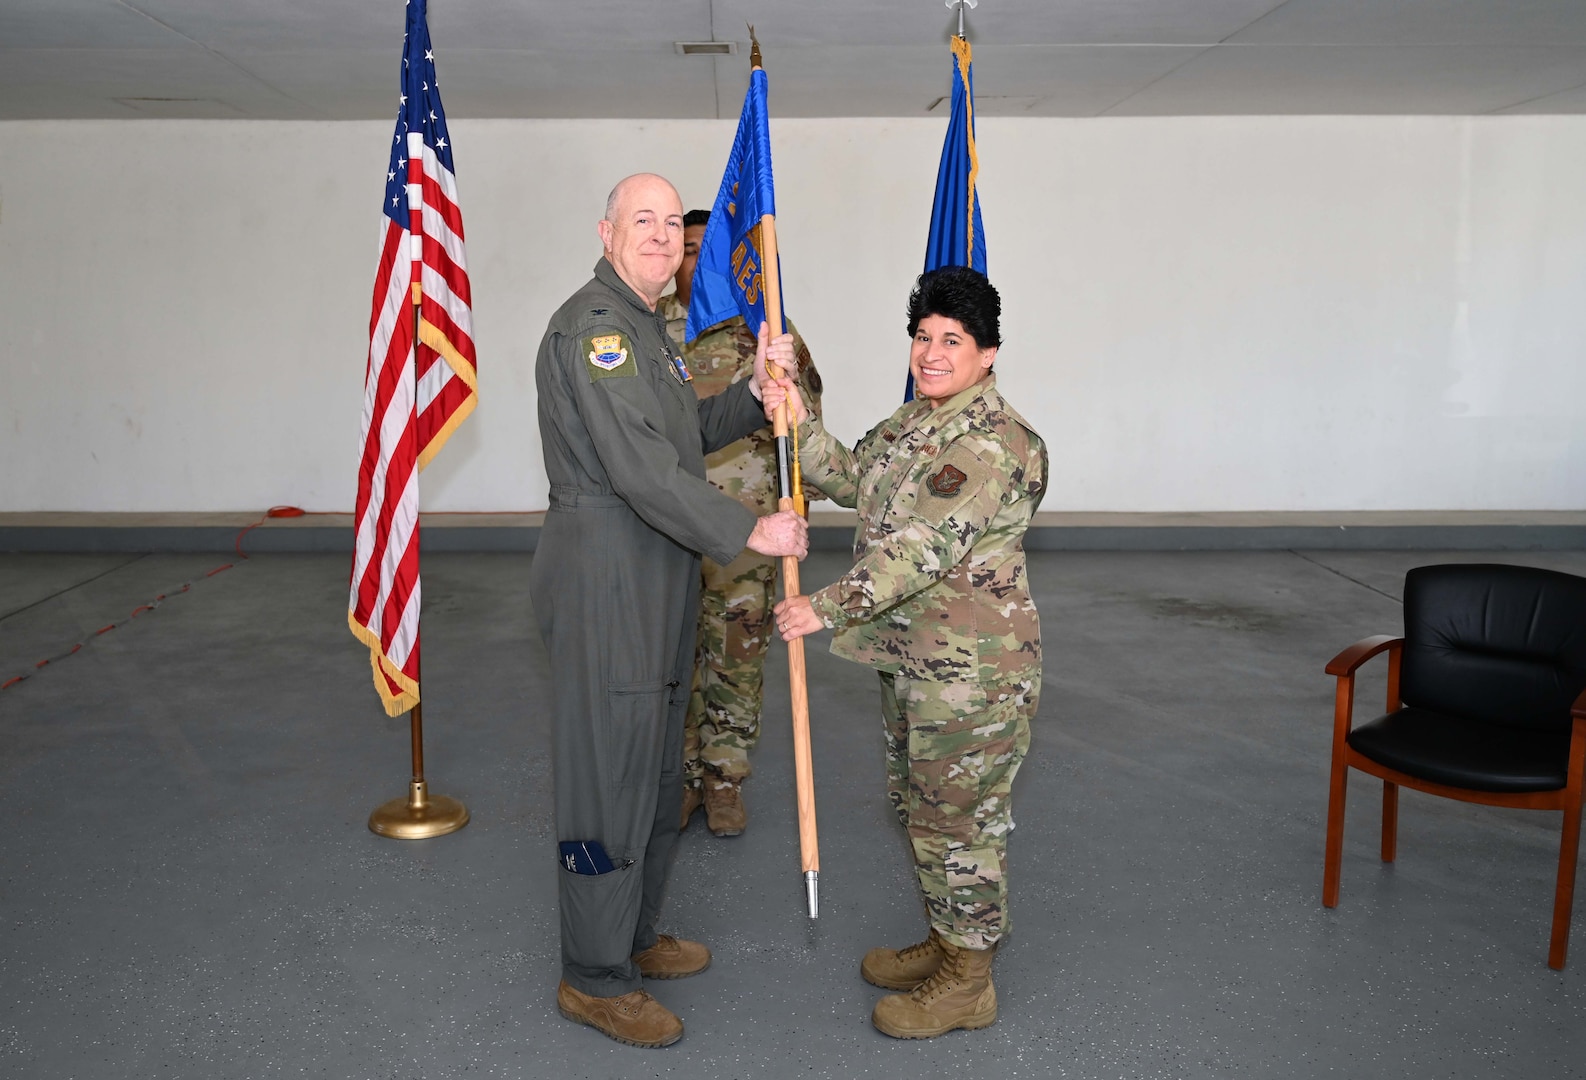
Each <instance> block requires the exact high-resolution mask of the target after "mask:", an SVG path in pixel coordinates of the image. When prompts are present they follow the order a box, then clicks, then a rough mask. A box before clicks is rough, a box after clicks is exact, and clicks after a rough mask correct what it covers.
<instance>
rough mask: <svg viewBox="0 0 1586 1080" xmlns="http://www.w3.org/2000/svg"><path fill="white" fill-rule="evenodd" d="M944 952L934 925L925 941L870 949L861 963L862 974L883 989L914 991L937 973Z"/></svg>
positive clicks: (872, 983) (860, 971)
mask: <svg viewBox="0 0 1586 1080" xmlns="http://www.w3.org/2000/svg"><path fill="white" fill-rule="evenodd" d="M944 955H945V954H944V953H943V952H942V939H941V938H939V937H937V936H936V928H935V927H934V926H933V927H932V928H931V932H930V934H929V935H928V936H927V937H926V938H925V940H924V941H921V942H916V943H915V944H913V945H909V946H907V947H905V948H902V949H871V950H870V951H869V952H867V953H865V958H864V959H863V960H861V961H860V962H859V974H861V975H863V976H864V977H865V982H867V983H869V984H870V985H872V986H879V987H881V988H882V989H884V990H913V989H914V988H915V987H916V986H918V985H920V983H922V982H924V981H925V980H926V979H929V978H930V977H931V976H932V975H935V974H936V969H937V968H939V967H941V966H942V957H943V956H944Z"/></svg>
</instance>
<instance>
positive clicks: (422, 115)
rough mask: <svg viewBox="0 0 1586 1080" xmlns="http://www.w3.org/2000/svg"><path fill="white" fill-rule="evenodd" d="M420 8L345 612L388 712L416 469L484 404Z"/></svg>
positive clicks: (407, 52) (386, 233)
mask: <svg viewBox="0 0 1586 1080" xmlns="http://www.w3.org/2000/svg"><path fill="white" fill-rule="evenodd" d="M424 4H425V0H408V5H407V34H406V38H405V41H404V45H403V50H402V95H401V99H400V101H399V103H398V109H397V124H396V134H395V135H394V136H393V138H392V140H391V160H390V163H389V164H388V165H387V167H386V186H385V200H384V203H383V204H382V206H381V211H382V212H383V213H384V215H385V217H384V220H383V221H382V222H381V246H380V268H379V270H378V272H377V273H376V274H375V281H374V304H373V310H372V311H371V312H370V316H369V358H368V367H367V368H366V369H365V372H364V394H363V437H362V440H361V441H362V446H363V460H362V461H361V462H360V463H359V466H358V503H357V506H356V508H355V511H354V520H355V522H356V526H357V539H356V546H355V548H354V551H353V561H352V591H351V595H350V597H349V599H348V612H347V622H348V624H349V625H350V626H351V627H352V632H353V633H354V634H355V635H356V636H357V637H358V639H359V640H360V641H362V642H363V643H364V644H366V645H368V646H369V659H370V663H371V664H372V665H373V667H374V685H375V689H376V690H378V691H379V693H380V700H381V701H382V702H384V704H385V709H386V712H387V713H389V714H390V715H392V716H397V715H400V714H401V713H403V712H406V711H407V710H408V709H410V708H412V707H413V706H414V705H415V704H417V702H418V700H419V487H418V474H419V470H421V469H423V468H424V467H425V466H426V465H428V464H429V462H430V459H431V458H433V457H434V456H435V454H436V453H437V452H438V451H439V450H440V448H441V446H442V445H444V444H445V442H446V440H447V438H448V437H450V435H451V433H452V432H453V431H454V430H456V428H457V426H458V425H459V424H461V423H462V422H463V420H465V419H466V418H467V417H468V414H469V413H471V412H473V409H474V404H475V402H476V401H477V400H478V397H477V382H476V380H475V374H474V340H473V311H472V300H471V294H470V291H469V287H468V266H467V261H466V259H465V258H464V255H463V217H462V212H461V211H460V210H459V209H458V206H457V181H456V179H455V177H454V176H453V173H452V145H451V139H450V137H449V135H448V132H447V127H446V115H445V111H444V110H443V109H442V108H441V96H440V92H439V90H437V89H436V86H435V54H434V52H433V51H432V50H431V48H430V32H429V27H428V25H427V22H426V19H425V11H424ZM415 308H417V310H418V312H419V319H418V327H417V330H418V341H417V342H416V343H415V341H414V310H415Z"/></svg>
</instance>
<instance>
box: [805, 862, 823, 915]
mask: <svg viewBox="0 0 1586 1080" xmlns="http://www.w3.org/2000/svg"><path fill="white" fill-rule="evenodd" d="M820 878H821V873H820V871H819V870H806V871H804V896H805V899H807V900H808V901H809V907H810V918H812V919H818V918H820V914H821V881H820Z"/></svg>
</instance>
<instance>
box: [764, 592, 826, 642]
mask: <svg viewBox="0 0 1586 1080" xmlns="http://www.w3.org/2000/svg"><path fill="white" fill-rule="evenodd" d="M775 611H776V628H777V633H779V634H781V635H782V640H783V641H792V640H794V639H795V638H801V637H803V636H804V635H805V634H813V633H814V632H815V631H817V630H824V629H825V628H826V624H825V623H823V622H821V617H820V616H819V615H817V614H815V608H814V607H812V606H811V605H810V598H809V597H807V596H790V597H788V598H787V599H785V600H782V601H779V602H778V603H777V606H776V609H775Z"/></svg>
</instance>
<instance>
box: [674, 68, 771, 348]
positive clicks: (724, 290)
mask: <svg viewBox="0 0 1586 1080" xmlns="http://www.w3.org/2000/svg"><path fill="white" fill-rule="evenodd" d="M775 213H776V183H775V182H774V180H773V179H772V175H771V125H770V122H769V119H768V116H767V112H766V77H765V71H764V69H762V68H759V67H756V68H755V69H754V70H752V71H751V72H750V73H749V93H748V94H746V95H745V96H744V99H743V113H742V115H740V116H739V117H738V134H737V135H736V136H735V137H734V138H733V140H732V153H730V154H728V155H727V169H726V171H725V172H724V173H723V174H722V177H721V188H720V190H719V191H717V192H716V203H715V205H714V206H712V207H711V210H710V224H708V225H706V226H705V238H704V239H703V240H701V241H700V245H699V262H698V263H697V264H695V267H694V282H693V286H692V288H693V292H692V294H691V296H690V299H689V303H688V325H687V327H686V329H685V330H684V336H685V337H686V338H687V339H688V340H689V341H693V340H694V339H695V338H697V337H699V335H700V334H701V333H703V332H704V331H706V330H709V329H710V328H711V327H712V326H715V325H716V324H717V323H719V322H723V321H725V320H727V319H730V318H732V317H733V316H734V315H742V316H743V318H744V322H746V323H748V324H749V328H750V329H751V330H759V328H760V324H761V323H763V322H765V276H764V274H763V273H762V271H763V269H764V267H765V249H764V246H763V244H762V242H761V232H760V221H761V219H762V218H764V217H765V215H767V214H772V215H774V214H775ZM774 329H775V330H776V332H777V333H781V332H782V328H781V327H775V328H774Z"/></svg>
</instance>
